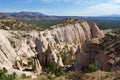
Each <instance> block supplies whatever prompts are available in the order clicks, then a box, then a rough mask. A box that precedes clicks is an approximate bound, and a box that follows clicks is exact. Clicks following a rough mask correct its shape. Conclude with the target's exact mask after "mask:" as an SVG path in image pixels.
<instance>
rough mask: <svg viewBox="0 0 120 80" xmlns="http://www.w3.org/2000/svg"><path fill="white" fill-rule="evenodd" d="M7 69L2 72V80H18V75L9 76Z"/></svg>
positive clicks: (0, 75)
mask: <svg viewBox="0 0 120 80" xmlns="http://www.w3.org/2000/svg"><path fill="white" fill-rule="evenodd" d="M7 72H8V71H7V69H6V68H3V69H2V70H0V80H15V79H16V73H15V72H14V73H13V74H7Z"/></svg>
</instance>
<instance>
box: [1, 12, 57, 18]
mask: <svg viewBox="0 0 120 80" xmlns="http://www.w3.org/2000/svg"><path fill="white" fill-rule="evenodd" d="M0 18H17V19H24V20H44V19H45V20H51V19H55V18H56V17H53V16H48V15H45V14H42V13H40V12H28V11H21V12H0Z"/></svg>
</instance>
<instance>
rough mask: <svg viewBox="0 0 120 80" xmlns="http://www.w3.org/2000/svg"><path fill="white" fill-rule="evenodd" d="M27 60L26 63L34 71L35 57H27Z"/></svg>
mask: <svg viewBox="0 0 120 80" xmlns="http://www.w3.org/2000/svg"><path fill="white" fill-rule="evenodd" d="M27 61H28V65H29V66H32V71H35V70H36V65H35V59H34V57H29V58H28V59H27Z"/></svg>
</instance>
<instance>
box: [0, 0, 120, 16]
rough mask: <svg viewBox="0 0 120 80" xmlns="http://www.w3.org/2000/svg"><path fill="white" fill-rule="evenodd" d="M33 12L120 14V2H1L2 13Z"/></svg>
mask: <svg viewBox="0 0 120 80" xmlns="http://www.w3.org/2000/svg"><path fill="white" fill-rule="evenodd" d="M18 11H32V12H41V13H44V14H48V15H59V16H99V15H111V14H120V0H0V12H18Z"/></svg>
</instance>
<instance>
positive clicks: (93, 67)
mask: <svg viewBox="0 0 120 80" xmlns="http://www.w3.org/2000/svg"><path fill="white" fill-rule="evenodd" d="M96 70H98V68H97V67H96V66H95V65H94V64H89V65H88V67H86V68H84V69H83V72H85V73H91V72H95V71H96Z"/></svg>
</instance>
